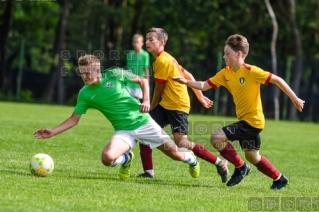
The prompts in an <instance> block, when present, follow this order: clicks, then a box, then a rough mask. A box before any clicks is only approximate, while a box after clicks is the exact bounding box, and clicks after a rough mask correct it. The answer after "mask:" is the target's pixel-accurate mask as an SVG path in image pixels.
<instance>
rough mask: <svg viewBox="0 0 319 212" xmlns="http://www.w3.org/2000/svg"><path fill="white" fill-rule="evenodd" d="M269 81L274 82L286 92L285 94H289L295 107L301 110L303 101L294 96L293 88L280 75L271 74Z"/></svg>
mask: <svg viewBox="0 0 319 212" xmlns="http://www.w3.org/2000/svg"><path fill="white" fill-rule="evenodd" d="M270 82H271V83H273V84H276V85H277V86H278V87H279V88H280V89H281V90H282V91H283V92H285V93H286V94H287V96H289V98H290V99H291V101H292V102H293V103H294V105H295V107H296V108H297V109H298V110H299V111H300V112H301V111H302V109H303V106H304V104H305V101H304V100H302V99H299V98H298V97H297V96H296V94H295V92H293V90H291V88H290V87H289V85H288V84H287V83H286V82H285V81H284V80H283V79H282V78H281V77H278V76H276V75H274V74H272V76H271V79H270Z"/></svg>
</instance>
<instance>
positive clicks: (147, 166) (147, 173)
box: [137, 105, 165, 178]
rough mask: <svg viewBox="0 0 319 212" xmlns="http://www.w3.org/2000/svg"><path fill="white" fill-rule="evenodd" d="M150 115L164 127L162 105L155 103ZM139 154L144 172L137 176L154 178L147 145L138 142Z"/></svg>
mask: <svg viewBox="0 0 319 212" xmlns="http://www.w3.org/2000/svg"><path fill="white" fill-rule="evenodd" d="M150 115H151V117H152V119H153V120H154V121H155V122H156V123H157V124H159V125H160V126H161V127H164V125H163V123H164V119H165V112H164V111H163V107H162V106H160V105H157V106H156V107H155V108H154V109H153V110H151V111H150ZM161 123H162V124H161ZM140 156H141V160H142V165H143V170H144V173H142V174H139V175H138V176H137V177H149V178H154V176H155V174H154V167H153V156H152V149H151V148H150V147H149V146H147V145H144V144H142V143H140Z"/></svg>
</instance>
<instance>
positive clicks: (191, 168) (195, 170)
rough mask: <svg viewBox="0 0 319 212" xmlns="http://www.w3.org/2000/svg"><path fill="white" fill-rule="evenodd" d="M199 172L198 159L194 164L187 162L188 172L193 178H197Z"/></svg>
mask: <svg viewBox="0 0 319 212" xmlns="http://www.w3.org/2000/svg"><path fill="white" fill-rule="evenodd" d="M199 172H200V166H199V162H198V161H197V162H196V165H190V164H189V173H190V175H191V176H192V177H193V178H198V177H199Z"/></svg>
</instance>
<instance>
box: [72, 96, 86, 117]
mask: <svg viewBox="0 0 319 212" xmlns="http://www.w3.org/2000/svg"><path fill="white" fill-rule="evenodd" d="M88 109H89V104H88V103H87V101H86V100H85V98H84V95H83V92H81V91H80V93H79V95H78V100H77V103H76V106H75V108H74V111H73V113H75V114H85V113H86V111H87V110H88Z"/></svg>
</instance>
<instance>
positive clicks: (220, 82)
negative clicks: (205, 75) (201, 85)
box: [206, 69, 226, 89]
mask: <svg viewBox="0 0 319 212" xmlns="http://www.w3.org/2000/svg"><path fill="white" fill-rule="evenodd" d="M206 82H207V83H208V84H209V85H210V86H211V87H213V88H214V89H216V88H218V87H219V86H225V85H226V80H225V71H224V69H222V70H221V71H219V72H218V73H217V74H216V75H215V76H213V77H211V78H209V79H208V80H206Z"/></svg>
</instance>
